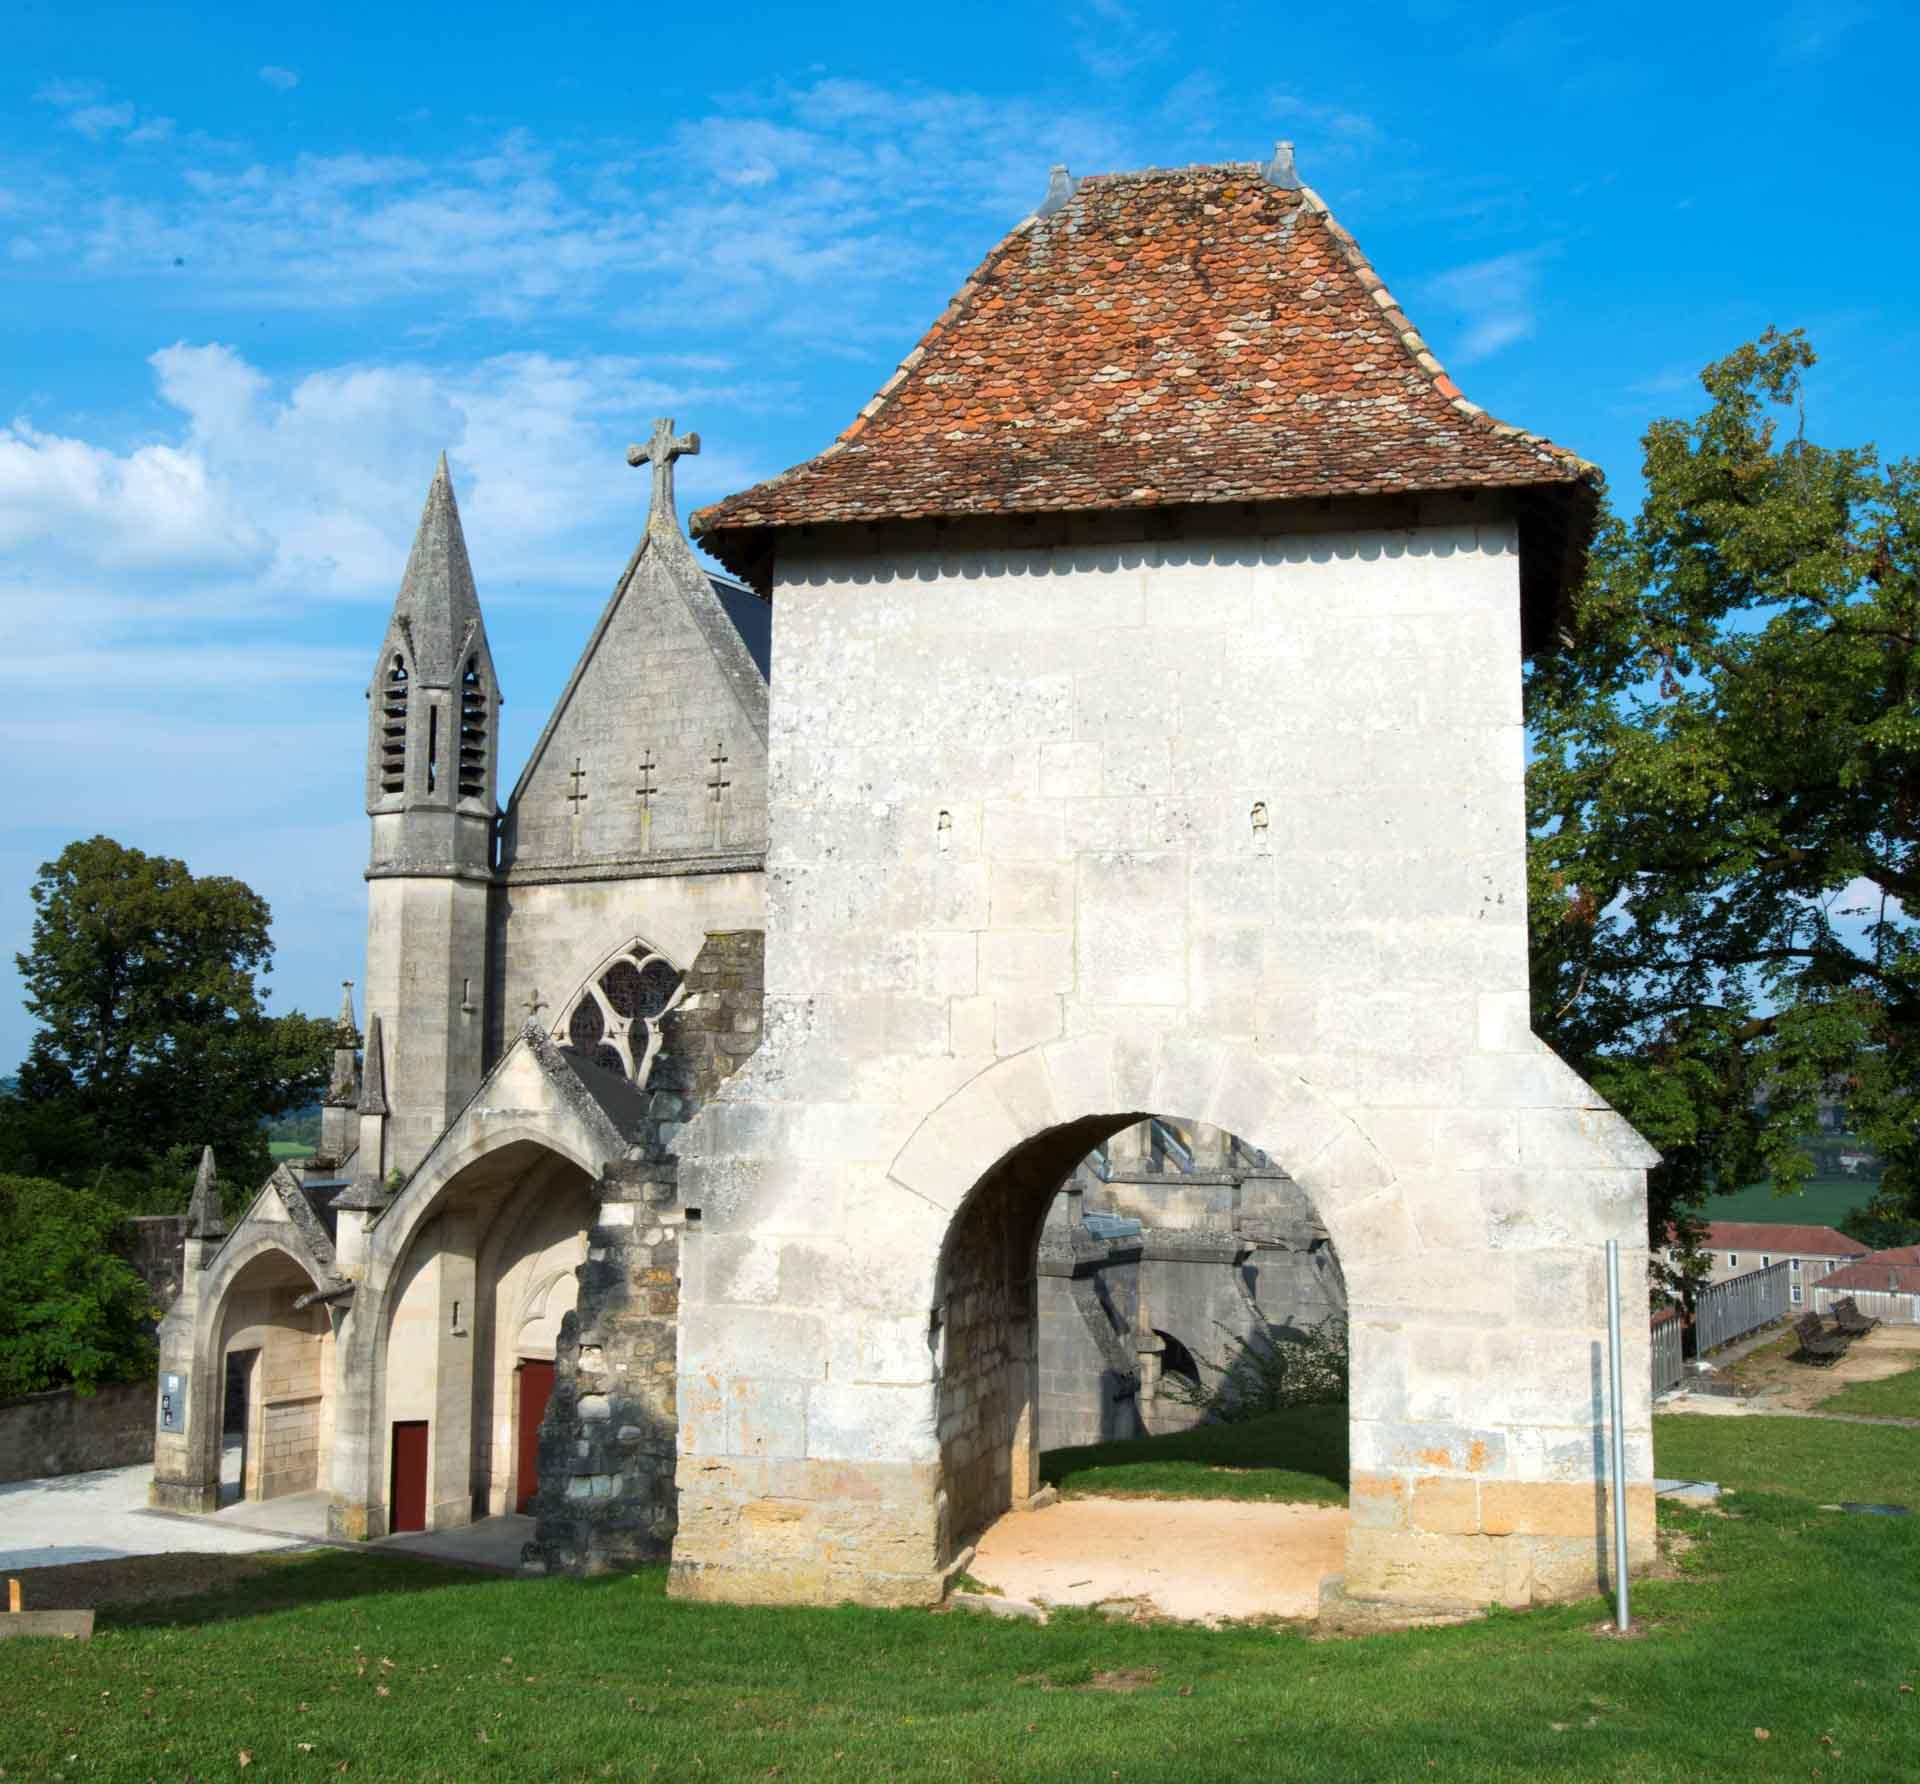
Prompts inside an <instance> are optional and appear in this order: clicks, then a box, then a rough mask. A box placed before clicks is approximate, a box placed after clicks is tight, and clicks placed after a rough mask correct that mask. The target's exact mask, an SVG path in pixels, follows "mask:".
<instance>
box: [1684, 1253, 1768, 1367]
mask: <svg viewBox="0 0 1920 1784" xmlns="http://www.w3.org/2000/svg"><path fill="white" fill-rule="evenodd" d="M1791 1275H1792V1271H1791V1270H1790V1269H1789V1268H1788V1266H1787V1261H1786V1259H1785V1258H1782V1259H1781V1260H1780V1262H1779V1263H1777V1264H1769V1265H1768V1266H1767V1267H1766V1268H1765V1269H1764V1270H1751V1271H1749V1272H1748V1273H1747V1274H1746V1275H1745V1276H1734V1277H1730V1278H1729V1279H1728V1280H1727V1281H1725V1282H1716V1283H1712V1284H1710V1285H1709V1286H1708V1287H1706V1288H1703V1289H1702V1290H1701V1291H1700V1292H1699V1294H1698V1295H1696V1296H1695V1297H1694V1303H1693V1339H1694V1351H1695V1354H1696V1355H1699V1356H1703V1357H1704V1356H1705V1355H1706V1354H1707V1353H1708V1352H1709V1351H1713V1350H1718V1349H1719V1348H1720V1347H1721V1345H1723V1344H1731V1343H1732V1342H1733V1341H1734V1340H1735V1339H1736V1338H1744V1337H1745V1336H1746V1335H1747V1334H1748V1333H1749V1332H1757V1331H1758V1330H1759V1329H1760V1328H1761V1327H1762V1326H1765V1325H1771V1324H1772V1323H1773V1322H1774V1321H1775V1320H1776V1319H1785V1318H1786V1316H1787V1313H1788V1311H1789V1309H1790V1307H1791V1305H1792V1298H1791V1297H1792V1284H1791V1282H1790V1280H1789V1278H1790V1277H1791Z"/></svg>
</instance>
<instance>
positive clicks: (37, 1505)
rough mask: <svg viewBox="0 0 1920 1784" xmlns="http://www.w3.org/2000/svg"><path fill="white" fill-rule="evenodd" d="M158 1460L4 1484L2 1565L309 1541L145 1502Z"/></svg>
mask: <svg viewBox="0 0 1920 1784" xmlns="http://www.w3.org/2000/svg"><path fill="white" fill-rule="evenodd" d="M152 1478H153V1464H152V1463H150V1462H137V1463H135V1464H134V1465H133V1466H132V1467H130V1468H103V1469H100V1470H98V1471H97V1472H95V1473H92V1474H67V1475H60V1476H58V1477H56V1478H54V1479H51V1480H21V1481H10V1482H8V1483H7V1484H6V1485H5V1486H0V1544H3V1545H4V1546H3V1547H0V1568H11V1569H14V1570H15V1571H18V1570H19V1569H21V1568H25V1567H59V1566H63V1565H65V1564H67V1563H69V1562H73V1561H112V1560H117V1559H119V1558H120V1557H122V1556H126V1555H169V1554H203V1555H246V1554H252V1553H254V1552H255V1551H257V1550H260V1549H285V1548H297V1547H299V1546H300V1544H301V1542H302V1541H303V1540H304V1539H303V1538H300V1537H297V1536H295V1537H289V1536H286V1535H284V1534H282V1535H273V1534H268V1533H265V1532H262V1531H258V1530H249V1529H245V1528H242V1527H241V1526H239V1525H236V1524H231V1523H228V1522H227V1521H226V1519H225V1518H224V1517H223V1516H215V1517H211V1518H180V1517H169V1516H167V1515H165V1514H163V1513H159V1512H151V1511H149V1510H148V1509H147V1483H148V1481H150V1480H151V1479H152Z"/></svg>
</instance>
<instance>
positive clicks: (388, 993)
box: [367, 453, 500, 1171]
mask: <svg viewBox="0 0 1920 1784" xmlns="http://www.w3.org/2000/svg"><path fill="white" fill-rule="evenodd" d="M367 705H368V715H367V815H368V816H369V817H370V818H371V819H372V820H373V848H372V860H371V863H370V865H369V866H368V868H367V880H368V882H369V883H368V898H367V1016H368V1025H369V1028H370V1029H371V1026H372V1022H373V1019H374V1018H375V1017H378V1018H379V1020H380V1022H381V1024H382V1026H383V1027H384V1029H385V1031H386V1033H387V1035H388V1036H389V1037H390V1038H389V1040H388V1046H389V1048H390V1057H389V1059H388V1062H387V1065H388V1073H387V1084H388V1088H387V1099H388V1105H389V1108H390V1109H391V1111H392V1114H391V1124H390V1127H389V1130H388V1136H389V1137H388V1157H387V1162H388V1164H389V1165H390V1166H391V1167H392V1168H395V1169H398V1170H401V1171H411V1170H412V1169H413V1167H414V1166H415V1165H417V1164H418V1163H419V1162H420V1160H421V1159H422V1158H423V1157H424V1156H425V1154H426V1151H427V1148H428V1147H429V1146H430V1145H431V1144H432V1143H433V1141H434V1139H435V1138H436V1137H437V1136H438V1135H439V1133H440V1132H441V1130H442V1129H443V1128H445V1126H446V1125H447V1123H448V1121H450V1120H451V1119H452V1117H453V1115H454V1114H455V1113H456V1112H457V1111H458V1110H459V1108H460V1107H461V1105H462V1104H463V1103H465V1102H466V1100H467V1099H468V1097H470V1096H471V1095H472V1094H473V1092H474V1091H475V1090H476V1089H477V1088H478V1087H479V1084H480V1077H481V1067H482V1057H483V1046H484V1036H485V1033H486V1019H485V1011H484V1009H483V1007H482V1005H483V1001H484V997H485V987H486V984H487V896H488V886H489V884H490V882H491V880H492V873H493V828H494V817H495V800H494V791H495V784H496V778H497V771H498V754H499V744H498V728H499V717H500V692H499V687H498V684H497V683H496V682H495V680H494V673H493V657H492V654H491V652H490V651H489V650H488V648H487V632H486V626H485V624H484V622H483V621H482V619H481V616H480V597H479V595H478V593H477V592H476V591H475V589H474V585H473V569H472V566H471V565H470V564H469V562H468V561H467V542H466V539H465V537H464V535H463V534H462V533H461V530H460V511H459V509H458V507H456V506H455V503H454V499H453V480H452V478H451V476H449V474H448V471H447V460H446V455H445V454H444V453H442V454H441V456H440V463H439V466H438V467H437V469H436V470H435V471H434V475H433V483H432V485H431V486H430V487H429V489H428V490H427V505H426V509H425V511H424V512H423V513H422V514H421V516H420V530H419V531H418V532H417V533H416V534H415V535H414V541H413V551H412V553H411V554H410V555H409V557H408V559H407V569H406V574H405V576H404V577H403V578H402V579H401V583H400V593H399V595H398V597H397V598H396V599H395V601H394V604H393V616H392V618H391V619H389V620H388V622H387V632H386V637H385V638H384V639H383V640H382V641H381V645H380V655H379V658H378V659H377V661H376V662H375V664H374V670H373V681H372V684H371V685H370V686H369V688H368V689H367Z"/></svg>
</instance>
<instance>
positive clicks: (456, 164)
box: [9, 78, 1264, 349]
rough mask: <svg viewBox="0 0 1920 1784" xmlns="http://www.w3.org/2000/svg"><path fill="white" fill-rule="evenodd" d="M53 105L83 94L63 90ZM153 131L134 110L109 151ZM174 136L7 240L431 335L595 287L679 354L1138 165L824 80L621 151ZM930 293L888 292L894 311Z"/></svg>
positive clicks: (100, 266) (101, 268)
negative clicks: (145, 161)
mask: <svg viewBox="0 0 1920 1784" xmlns="http://www.w3.org/2000/svg"><path fill="white" fill-rule="evenodd" d="M52 91H53V90H50V92H52ZM54 96H55V97H57V98H59V99H61V100H62V101H76V102H77V100H78V99H82V98H83V99H84V100H85V104H86V105H88V106H96V107H97V106H100V105H103V104H104V103H105V98H104V95H100V94H98V93H97V90H96V89H94V88H86V89H84V91H82V90H81V89H77V88H74V87H73V86H71V84H69V85H66V86H62V87H60V88H59V89H58V90H57V93H55V94H54ZM50 102H51V100H50ZM110 109H112V108H110ZM115 115H116V117H117V116H119V115H120V114H119V113H118V111H117V110H116V112H115ZM133 121H134V114H133V113H132V112H131V111H129V112H128V113H127V114H126V122H127V123H128V124H129V125H131V124H132V123H133ZM103 127H104V126H103ZM163 127H164V121H163V120H157V119H155V120H145V121H142V122H140V124H139V126H138V128H137V129H132V130H131V131H130V134H129V140H131V138H132V137H137V136H141V135H142V134H143V133H146V132H151V133H153V135H152V139H157V136H158V134H159V133H161V131H162V130H163ZM1263 147H1264V145H1263V144H1259V143H1253V144H1249V145H1247V148H1246V152H1247V153H1256V152H1258V151H1259V150H1260V149H1262V148H1263ZM185 148H186V152H185V154H183V155H182V156H180V157H178V158H176V159H175V160H173V161H172V162H170V163H167V164H165V166H164V167H163V168H162V169H161V170H160V171H159V172H158V174H157V177H156V178H154V179H152V180H149V181H147V182H145V183H143V184H141V185H140V186H138V187H137V188H134V187H122V186H119V185H117V184H113V183H111V182H110V181H107V180H106V179H105V177H104V176H100V177H96V178H94V180H93V184H92V185H91V186H88V185H86V184H85V183H84V182H83V184H82V187H81V189H80V190H77V191H76V192H74V193H73V194H71V195H70V198H69V201H68V202H66V203H63V204H61V205H59V206H57V207H42V208H41V209H40V210H39V211H38V212H37V213H35V214H31V215H27V216H23V217H21V218H19V219H17V220H15V219H11V218H10V219H9V222H10V226H11V228H12V232H13V241H12V244H11V245H10V247H9V252H10V253H11V254H12V255H13V257H14V258H15V259H16V260H17V261H18V262H20V263H21V264H23V265H32V266H35V267H38V268H40V269H42V270H43V271H45V272H47V273H50V274H53V273H59V274H66V275H69V276H72V275H79V276H83V277H88V278H91V279H94V280H96V281H98V282H100V283H102V284H106V283H123V282H125V281H126V280H128V279H131V278H134V277H143V276H145V275H146V273H147V272H148V270H149V269H151V268H153V267H155V266H166V267H168V268H170V269H171V268H174V267H176V266H177V267H179V268H180V269H181V270H180V275H179V277H178V278H176V279H174V281H173V285H172V289H173V290H174V292H175V293H176V295H186V296H193V295H195V294H203V295H204V298H205V300H206V301H207V302H208V303H209V304H210V305H219V306H221V307H222V308H223V309H224V308H226V307H228V306H231V305H234V304H241V305H247V306H253V307H256V308H262V307H271V308H275V309H282V310H303V309H313V310H320V309H324V310H330V311H346V310H353V309H363V308H366V307H369V306H374V305H408V306H414V307H415V308H416V309H417V307H418V304H419V301H420V299H421V298H422V297H423V296H430V297H431V298H432V300H433V304H434V307H435V314H436V316H437V317H438V318H439V319H441V321H442V323H443V324H444V323H445V322H457V321H464V320H466V319H468V318H470V317H473V316H476V315H478V316H483V317H490V318H505V319H509V320H515V321H518V320H523V319H526V318H529V317H533V316H539V317H541V318H543V319H546V318H553V317H562V316H567V315H571V314H582V313H586V312H589V311H592V310H595V309H597V308H600V307H601V306H603V305H604V304H605V302H606V300H607V299H608V297H609V296H610V295H611V296H613V297H614V298H615V299H616V300H617V302H618V305H619V308H620V310H621V311H623V312H625V313H626V314H627V315H629V316H630V317H631V318H632V319H633V320H634V321H635V322H636V323H644V322H646V321H647V320H648V319H649V318H651V319H652V321H653V323H654V326H655V328H656V329H657V330H658V331H660V332H665V331H666V329H667V328H668V327H671V328H672V330H673V332H674V333H675V334H677V335H679V336H680V337H681V344H682V345H692V346H694V347H695V348H696V349H697V348H698V347H699V346H700V345H701V344H702V342H701V341H700V340H699V339H695V340H694V341H692V342H688V341H687V340H686V336H687V335H688V333H689V331H690V330H691V331H701V330H708V331H710V330H712V329H717V328H720V327H724V326H728V325H731V324H733V323H737V322H738V321H740V320H742V319H745V318H749V317H752V318H762V319H769V318H770V319H781V320H787V321H791V320H793V319H799V320H801V321H803V322H804V323H806V324H807V326H809V327H810V328H811V330H812V331H813V333H814V335H815V336H817V337H819V338H823V339H832V340H844V339H846V338H848V336H849V335H850V334H852V333H853V332H854V331H856V330H857V329H858V327H860V326H861V325H862V324H863V323H864V322H865V321H866V320H867V319H868V318H869V316H870V315H871V314H873V313H875V312H884V313H885V314H886V315H888V316H889V317H893V318H896V321H895V326H896V327H897V326H898V322H897V317H898V314H899V311H900V309H901V305H902V297H903V282H904V281H908V280H912V279H915V278H922V277H924V276H925V275H926V271H927V269H928V267H929V266H932V265H937V264H941V263H942V262H943V261H945V260H948V259H950V258H951V256H952V253H953V241H954V237H953V231H952V222H953V216H954V213H955V211H956V210H958V211H961V212H971V213H977V214H980V215H981V216H982V217H983V219H984V218H991V219H992V220H993V222H995V223H997V224H999V225H1001V226H1003V227H1004V226H1005V225H1007V224H1011V223H1012V222H1013V221H1014V220H1015V219H1017V218H1018V217H1020V216H1021V215H1022V214H1024V213H1025V212H1026V211H1027V210H1029V209H1031V208H1032V206H1033V205H1034V204H1036V203H1037V202H1038V201H1039V199H1040V196H1041V195H1042V194H1043V193H1044V191H1045V190H1046V180H1047V169H1048V167H1049V166H1050V165H1051V164H1052V163H1054V162H1059V161H1064V162H1067V163H1068V164H1069V165H1070V166H1072V167H1073V168H1074V170H1075V171H1076V172H1095V171H1102V170H1105V169H1110V168H1114V167H1124V166H1130V165H1138V164H1139V163H1140V162H1141V161H1142V160H1144V159H1146V155H1145V152H1144V147H1143V144H1142V142H1141V141H1140V140H1137V139H1136V137H1135V135H1134V131H1133V127H1132V126H1131V125H1130V124H1128V123H1127V122H1126V121H1124V119H1121V118H1119V117H1118V116H1117V115H1116V114H1114V113H1112V112H1102V111H1098V110H1092V109H1084V108H1076V107H1072V106H1045V105H1039V104H1034V103H1031V102H1019V101H1015V102H1011V103H1009V102H1006V101H1002V100H997V99H988V98H985V97H983V96H980V95H975V94H967V93H952V92H945V91H940V90H937V89H914V88H886V87H879V86H875V85H873V84H871V83H867V82H862V81H854V80H840V79H826V78H822V79H817V80H813V81H811V82H807V83H804V84H801V85H797V86H791V87H780V88H778V89H775V90H773V91H771V92H769V93H765V94H761V95H755V96H751V97H750V98H749V99H747V100H743V102H742V103H741V104H740V105H739V106H737V107H733V108H730V109H728V110H726V111H724V112H722V111H716V112H714V113H712V114H710V115H694V116H690V117H685V118H682V119H681V120H679V121H678V122H676V123H674V124H672V125H670V126H669V127H668V129H667V131H666V133H665V136H664V139H661V138H655V139H653V140H651V141H648V142H646V143H643V144H637V145H636V144H626V143H620V144H614V143H586V142H571V143H568V144H567V145H565V146H564V147H562V148H552V147H547V146H544V145H542V144H540V143H537V142H535V141H533V140H532V139H531V138H529V137H528V136H526V135H525V134H524V133H521V132H513V133H509V134H507V135H506V136H504V137H501V138H499V139H497V140H494V141H492V142H488V143H486V144H484V145H473V146H464V145H463V146H459V147H456V148H455V149H453V150H452V151H451V152H448V153H445V154H442V155H439V156H436V157H434V158H431V159H429V158H414V157H407V156H399V155H381V154H376V153H355V154H341V155H316V154H302V155H296V156H294V157H293V158H292V159H290V160H286V161H279V162H271V161H264V160H255V161H252V162H248V161H246V160H244V159H236V158H234V157H230V156H227V155H225V154H224V153H219V154H216V153H214V152H213V151H211V150H207V149H205V148H204V147H203V146H202V145H201V144H200V143H199V141H198V139H197V138H191V137H190V138H189V139H188V140H187V143H186V145H185ZM990 239H991V237H990V236H988V235H985V234H984V233H983V234H982V236H981V238H980V241H979V246H981V247H984V246H985V245H986V242H987V241H988V240H990ZM960 270H962V269H961V268H959V267H955V268H953V271H954V273H956V274H957V273H958V272H959V271H960ZM932 296H933V294H932V293H926V294H924V296H923V295H921V294H914V295H913V296H912V299H911V301H912V306H913V308H914V310H915V312H916V313H917V310H918V307H919V304H920V303H921V302H923V301H925V300H926V299H927V298H931V297H932Z"/></svg>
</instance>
